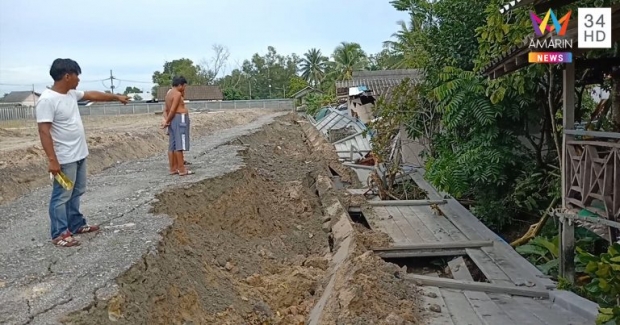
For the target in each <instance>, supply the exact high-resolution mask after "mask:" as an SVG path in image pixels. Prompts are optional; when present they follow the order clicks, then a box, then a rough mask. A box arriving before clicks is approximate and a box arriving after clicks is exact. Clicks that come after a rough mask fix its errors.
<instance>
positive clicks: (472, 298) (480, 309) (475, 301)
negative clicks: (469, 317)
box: [463, 291, 521, 325]
mask: <svg viewBox="0 0 620 325" xmlns="http://www.w3.org/2000/svg"><path fill="white" fill-rule="evenodd" d="M463 295H465V297H466V298H467V300H468V301H469V303H470V304H471V306H472V307H474V312H475V313H476V314H477V315H478V317H479V318H480V319H481V320H482V324H485V325H500V324H501V325H521V324H518V323H516V322H514V321H513V320H512V319H510V317H509V316H508V315H506V313H504V311H503V310H502V309H501V308H499V306H497V304H495V302H493V300H491V298H489V296H488V295H487V294H486V293H484V292H475V291H465V292H464V293H463Z"/></svg>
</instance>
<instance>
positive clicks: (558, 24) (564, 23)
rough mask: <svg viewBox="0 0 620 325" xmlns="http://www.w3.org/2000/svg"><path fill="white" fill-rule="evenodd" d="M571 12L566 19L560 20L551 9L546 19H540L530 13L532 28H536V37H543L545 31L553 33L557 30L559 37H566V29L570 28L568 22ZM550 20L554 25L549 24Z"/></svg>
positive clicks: (565, 16) (533, 13)
mask: <svg viewBox="0 0 620 325" xmlns="http://www.w3.org/2000/svg"><path fill="white" fill-rule="evenodd" d="M570 14H571V11H569V12H568V13H567V14H566V15H564V17H562V18H560V20H558V18H557V17H556V15H555V13H554V12H553V10H551V9H549V11H547V14H546V15H545V18H543V19H540V18H539V17H538V16H537V15H536V13H535V12H533V11H530V18H531V19H532V27H534V32H535V33H536V36H538V37H540V36H543V34H544V33H545V30H546V31H548V32H553V31H554V30H555V34H556V35H557V36H564V34H566V29H567V28H568V21H569V20H570ZM549 18H551V22H552V24H549Z"/></svg>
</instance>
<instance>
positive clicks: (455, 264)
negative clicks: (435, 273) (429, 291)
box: [448, 257, 474, 282]
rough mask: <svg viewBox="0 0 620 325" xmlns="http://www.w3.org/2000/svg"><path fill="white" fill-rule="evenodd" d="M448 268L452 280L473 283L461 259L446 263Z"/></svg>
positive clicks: (472, 278)
mask: <svg viewBox="0 0 620 325" xmlns="http://www.w3.org/2000/svg"><path fill="white" fill-rule="evenodd" d="M448 267H449V268H450V272H451V273H452V278H453V279H454V280H463V281H472V282H473V281H474V277H473V276H472V275H471V273H470V272H469V269H468V268H467V264H465V260H464V259H463V258H462V257H459V258H455V259H453V260H452V261H450V262H448Z"/></svg>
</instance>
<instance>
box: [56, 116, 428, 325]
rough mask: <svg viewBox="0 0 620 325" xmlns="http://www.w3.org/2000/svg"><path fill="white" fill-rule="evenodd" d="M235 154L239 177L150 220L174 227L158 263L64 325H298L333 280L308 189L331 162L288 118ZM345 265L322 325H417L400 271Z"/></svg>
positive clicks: (182, 197) (361, 259)
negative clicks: (164, 218)
mask: <svg viewBox="0 0 620 325" xmlns="http://www.w3.org/2000/svg"><path fill="white" fill-rule="evenodd" d="M234 143H235V144H243V145H245V146H247V147H246V149H245V150H244V151H243V155H244V158H245V162H246V165H247V166H246V167H245V168H243V169H242V170H239V171H237V172H234V173H231V174H228V175H226V176H223V177H220V178H216V179H209V180H206V181H204V182H200V183H197V184H194V185H192V186H189V187H187V188H179V189H176V190H171V191H169V192H166V193H163V194H161V195H160V196H159V197H158V199H159V202H158V203H157V204H155V206H154V207H153V209H154V212H157V213H165V214H168V215H170V216H171V217H173V218H174V223H173V225H172V226H171V228H169V229H168V230H167V232H166V233H165V234H164V239H163V241H162V242H161V243H160V246H159V248H158V252H157V254H148V255H146V256H145V257H144V258H143V261H142V263H138V264H136V265H135V266H134V267H132V268H131V269H130V270H129V271H128V272H126V274H124V275H123V276H121V277H120V278H119V279H118V280H117V283H118V286H119V292H118V294H117V295H116V296H115V297H113V298H112V299H109V300H105V301H104V300H99V301H97V302H96V303H95V304H93V305H92V306H90V307H89V308H86V309H85V310H83V311H80V312H77V313H75V314H73V315H70V316H68V317H67V318H66V319H65V323H67V324H89V325H91V324H92V325H97V324H108V323H110V321H111V320H113V321H115V323H117V324H230V325H237V324H281V325H297V324H304V323H305V321H306V319H307V318H308V315H309V313H310V312H311V310H312V308H313V306H314V305H315V304H316V302H317V301H318V300H319V299H320V297H321V295H322V293H323V291H324V290H325V286H326V285H327V281H328V279H329V276H330V274H329V270H328V267H329V265H330V261H331V254H330V250H329V245H328V234H327V233H326V232H325V231H324V230H323V220H324V216H323V212H322V211H323V210H324V209H325V207H323V206H321V200H320V198H319V197H318V196H317V191H316V188H315V180H316V177H317V175H318V174H319V173H322V174H325V175H327V173H328V168H327V166H328V164H329V163H330V162H332V161H333V157H325V156H324V155H322V154H321V155H319V154H316V153H312V152H311V150H310V148H309V147H308V146H307V145H306V139H305V136H304V135H303V133H302V132H301V130H300V128H299V127H298V126H296V125H294V121H293V120H291V118H290V117H289V118H287V119H284V120H282V119H281V120H279V121H278V122H275V123H273V124H272V125H269V126H267V127H265V128H264V129H263V130H262V131H259V132H257V133H255V134H253V135H250V136H246V137H242V138H240V139H239V140H236V141H234ZM346 263H347V264H346V267H344V268H342V269H341V271H339V272H341V274H340V276H339V282H338V283H337V290H340V291H341V293H340V294H336V295H335V296H337V297H341V298H342V299H343V301H342V302H343V303H346V304H344V305H341V306H342V308H341V307H338V306H339V305H338V302H335V305H334V304H333V303H332V304H330V307H329V308H331V309H330V310H329V315H325V317H327V318H328V319H330V323H325V324H332V323H333V324H336V323H338V324H375V323H374V322H373V321H372V320H384V319H385V318H386V317H401V318H403V319H404V320H408V321H409V320H415V319H416V318H415V315H416V309H415V306H414V300H410V301H409V302H407V299H409V298H412V295H413V294H414V293H415V291H411V290H412V287H411V286H409V285H407V284H404V281H403V280H401V279H399V278H398V277H397V275H396V274H397V272H396V271H399V269H398V267H396V266H393V265H392V266H389V265H388V264H386V263H385V262H383V261H382V260H381V259H379V258H378V257H376V256H374V255H372V254H362V255H359V256H356V257H352V258H351V259H349V260H348V261H347V262H346ZM339 299H340V298H339ZM345 309H346V310H345ZM391 313H394V314H395V315H398V316H390V314H391ZM340 314H342V315H340ZM332 320H333V322H332ZM322 324H323V323H322ZM376 324H380V323H379V322H377V323H376Z"/></svg>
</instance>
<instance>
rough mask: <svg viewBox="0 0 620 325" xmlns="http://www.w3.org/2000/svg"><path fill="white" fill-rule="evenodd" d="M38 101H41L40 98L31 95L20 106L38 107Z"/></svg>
mask: <svg viewBox="0 0 620 325" xmlns="http://www.w3.org/2000/svg"><path fill="white" fill-rule="evenodd" d="M37 101H39V96H37V95H35V94H30V95H29V96H28V97H27V98H26V99H24V100H23V101H22V102H21V103H20V104H21V105H22V106H34V105H36V103H37Z"/></svg>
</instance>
